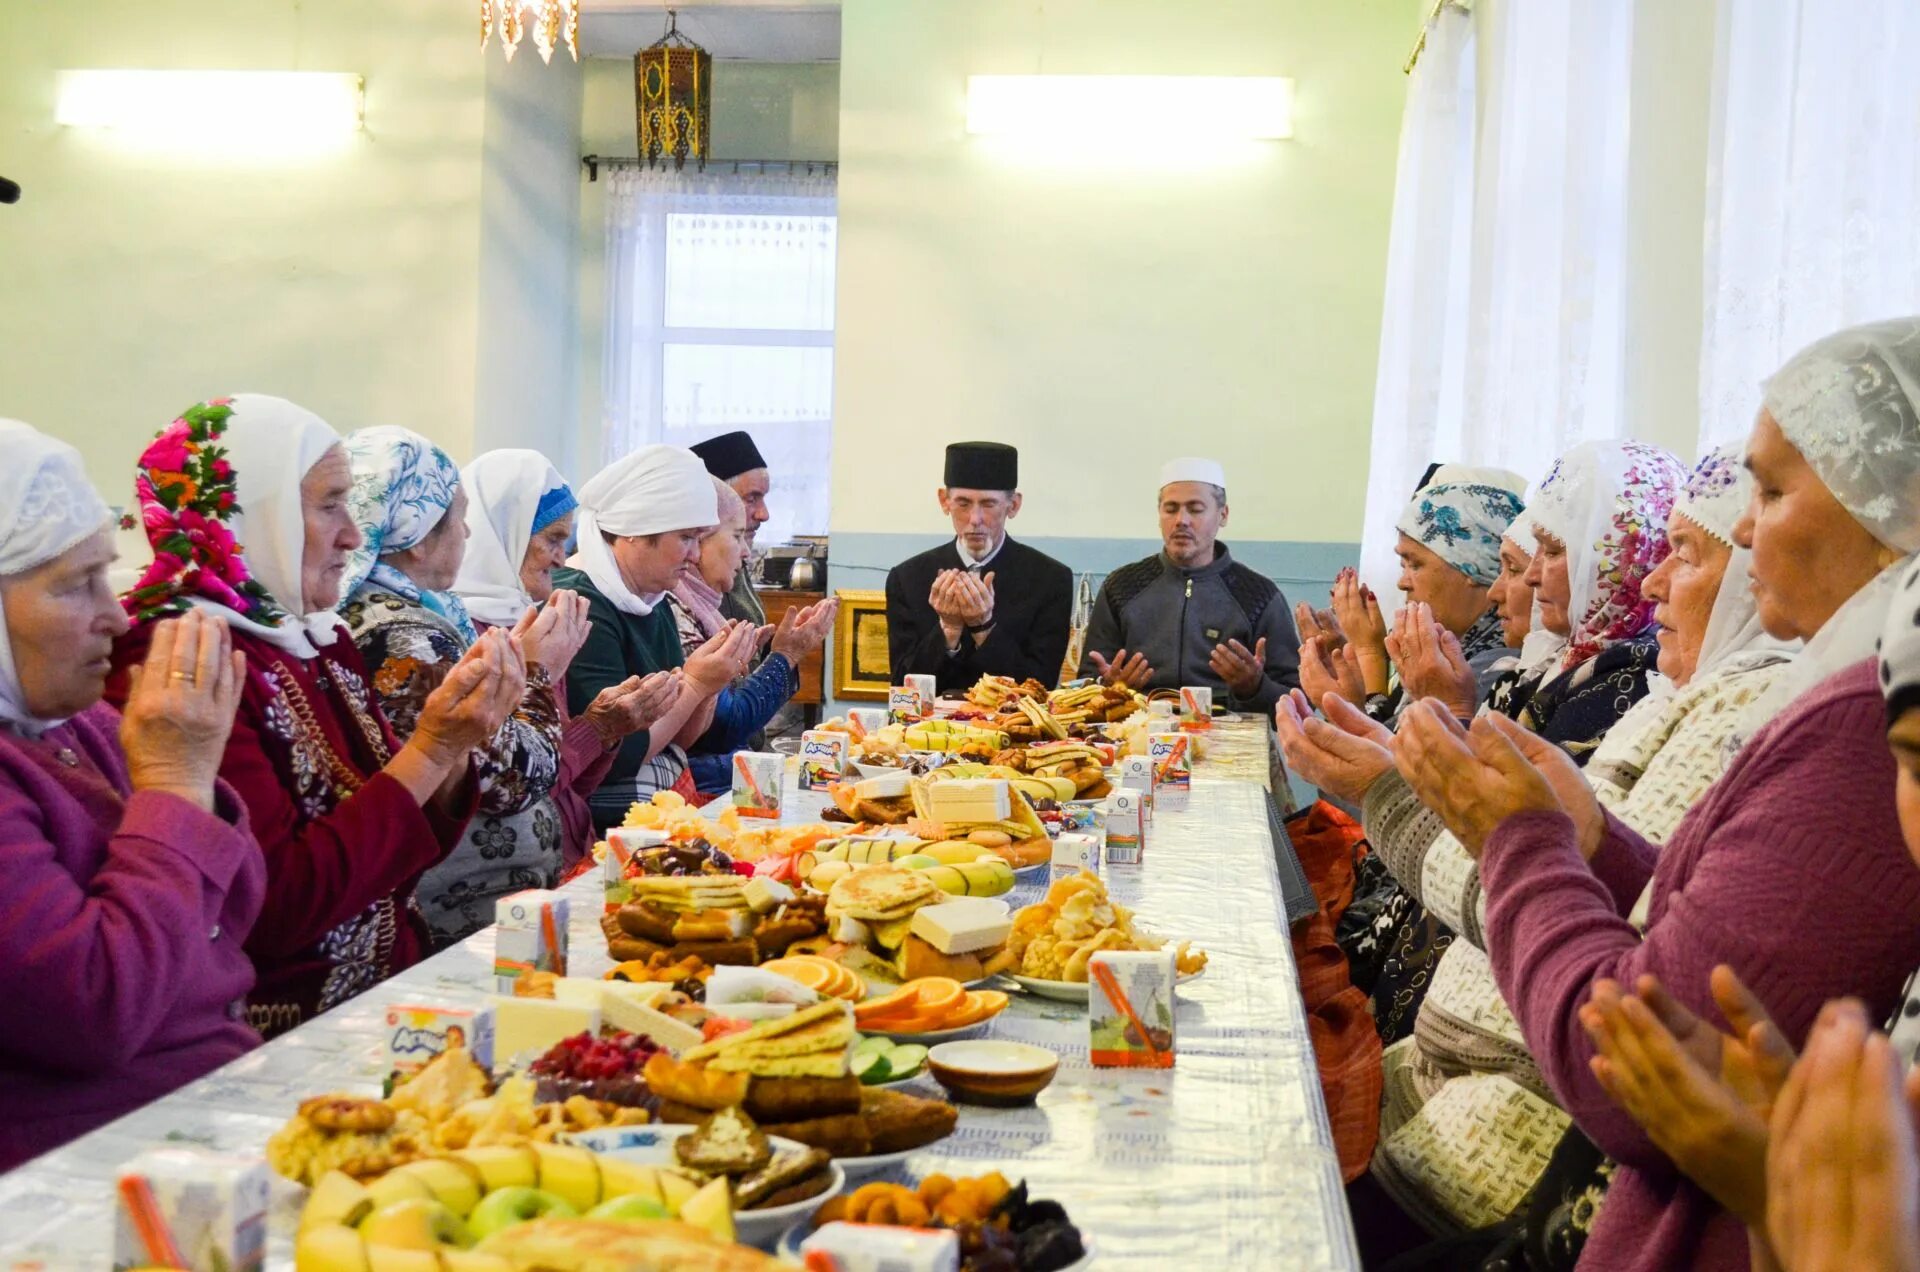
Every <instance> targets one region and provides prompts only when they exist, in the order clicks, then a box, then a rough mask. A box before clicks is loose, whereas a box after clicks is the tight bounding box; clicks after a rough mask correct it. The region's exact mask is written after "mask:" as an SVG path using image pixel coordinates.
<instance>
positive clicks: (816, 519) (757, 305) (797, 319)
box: [603, 169, 838, 545]
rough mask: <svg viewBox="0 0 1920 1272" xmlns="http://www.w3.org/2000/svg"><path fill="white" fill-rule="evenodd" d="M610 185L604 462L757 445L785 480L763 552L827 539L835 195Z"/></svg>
mask: <svg viewBox="0 0 1920 1272" xmlns="http://www.w3.org/2000/svg"><path fill="white" fill-rule="evenodd" d="M610 182H611V185H610V189H609V193H608V210H607V270H608V288H607V299H608V318H609V321H608V323H607V332H606V339H607V359H606V379H607V383H606V390H607V391H606V408H605V409H606V416H605V419H604V420H603V424H604V435H605V450H606V454H605V458H608V459H611V458H614V457H616V456H618V455H622V454H625V453H627V452H628V451H630V450H632V449H633V448H634V447H636V446H640V445H644V444H646V443H648V442H667V443H670V444H672V445H675V446H689V445H692V444H693V443H694V442H697V441H700V440H702V439H704V438H708V437H712V436H714V435H715V434H718V433H725V432H730V431H732V430H734V429H746V430H747V431H748V432H750V433H752V434H753V438H754V441H755V443H756V444H757V445H758V446H759V447H760V451H761V453H762V454H764V455H765V456H766V457H767V462H768V464H769V466H770V467H771V468H772V469H773V474H774V485H773V494H772V495H771V496H770V497H769V499H768V506H769V508H770V510H771V512H772V514H773V518H772V520H771V521H769V522H768V523H767V524H766V526H764V527H763V528H762V529H761V532H760V543H761V544H762V545H765V544H769V543H780V542H784V541H786V540H789V539H791V538H792V537H793V536H795V535H798V534H825V533H826V531H827V507H828V493H829V491H828V485H829V481H830V476H829V460H830V457H831V455H832V452H833V314H834V308H833V306H834V259H835V249H836V245H837V230H838V222H837V218H836V217H835V215H834V201H833V179H832V178H831V177H825V178H805V179H803V178H794V177H788V176H786V175H784V174H783V175H781V176H779V177H776V178H771V179H768V178H762V177H754V176H745V177H712V176H700V177H694V176H683V175H678V174H671V173H665V172H652V173H650V172H646V171H644V170H639V169H635V170H629V171H621V172H616V173H614V174H613V175H612V176H611V178H610Z"/></svg>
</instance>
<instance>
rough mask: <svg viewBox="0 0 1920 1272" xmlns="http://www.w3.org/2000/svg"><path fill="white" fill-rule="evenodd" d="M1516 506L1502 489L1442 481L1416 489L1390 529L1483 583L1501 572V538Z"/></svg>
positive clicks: (1516, 500)
mask: <svg viewBox="0 0 1920 1272" xmlns="http://www.w3.org/2000/svg"><path fill="white" fill-rule="evenodd" d="M1520 509H1521V503H1520V496H1518V495H1516V494H1514V493H1513V492H1512V491H1511V490H1507V489H1504V488H1503V487H1500V486H1490V485H1483V484H1480V483H1478V482H1471V483H1449V482H1442V483H1439V484H1436V485H1432V486H1428V487H1427V488H1426V489H1424V490H1420V491H1417V492H1415V494H1414V496H1413V500H1412V502H1410V503H1409V504H1408V505H1407V507H1406V511H1404V512H1402V513H1401V514H1400V521H1399V524H1398V525H1397V526H1396V527H1395V528H1396V529H1398V530H1399V531H1400V533H1401V534H1404V535H1406V536H1407V537H1408V538H1409V539H1412V540H1414V541H1415V542H1416V543H1420V544H1423V545H1424V546H1426V547H1428V548H1430V549H1432V550H1433V552H1434V553H1435V554H1436V555H1437V556H1439V558H1440V559H1441V560H1442V561H1445V562H1446V563H1447V564H1448V565H1450V566H1452V567H1453V568H1454V569H1456V570H1458V571H1460V573H1462V574H1464V575H1466V576H1467V577H1468V578H1469V579H1472V580H1473V581H1474V582H1475V583H1477V584H1479V585H1480V586H1481V587H1486V586H1488V585H1490V584H1491V583H1492V582H1493V581H1494V580H1495V579H1496V578H1498V577H1499V576H1500V536H1501V535H1503V534H1505V533H1506V529H1507V527H1508V526H1509V525H1511V524H1512V523H1513V519H1514V518H1515V517H1517V516H1519V515H1520Z"/></svg>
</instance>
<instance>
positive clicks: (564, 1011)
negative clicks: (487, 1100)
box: [493, 991, 600, 1066]
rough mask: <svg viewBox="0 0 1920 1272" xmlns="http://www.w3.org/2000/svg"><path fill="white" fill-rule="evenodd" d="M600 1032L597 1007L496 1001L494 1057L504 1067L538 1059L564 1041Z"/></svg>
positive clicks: (540, 1000) (543, 1000)
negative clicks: (516, 1061)
mask: <svg viewBox="0 0 1920 1272" xmlns="http://www.w3.org/2000/svg"><path fill="white" fill-rule="evenodd" d="M556 992H557V991H556ZM599 1031H600V1009H599V1008H597V1007H588V1006H583V1005H581V1004H579V1003H566V1002H561V1001H560V1000H559V999H557V998H495V999H494V1000H493V1054H494V1056H495V1057H496V1058H497V1059H498V1061H499V1063H500V1064H501V1065H502V1066H505V1065H508V1064H511V1063H513V1062H514V1061H515V1060H517V1059H520V1058H523V1057H526V1056H528V1055H529V1054H531V1055H533V1056H538V1055H540V1054H541V1053H542V1052H544V1051H546V1050H547V1049H548V1048H549V1047H551V1046H553V1044H554V1043H556V1042H559V1041H560V1040H561V1039H562V1038H571V1037H573V1035H575V1034H577V1033H598V1032H599Z"/></svg>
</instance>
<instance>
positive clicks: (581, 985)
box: [553, 976, 612, 1010]
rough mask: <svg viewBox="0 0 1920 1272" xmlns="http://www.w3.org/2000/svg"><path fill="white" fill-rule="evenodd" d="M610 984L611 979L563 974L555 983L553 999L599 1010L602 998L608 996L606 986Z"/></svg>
mask: <svg viewBox="0 0 1920 1272" xmlns="http://www.w3.org/2000/svg"><path fill="white" fill-rule="evenodd" d="M610 984H612V982H611V981H602V980H589V979H588V978H587V977H584V976H562V977H561V978H560V979H559V980H557V981H555V982H554V983H553V1000H554V1001H555V1002H558V1003H572V1004H574V1005H575V1006H576V1007H592V1008H594V1009H595V1010H598V1009H599V1007H600V1000H601V999H602V998H604V997H606V987H607V986H608V985H610Z"/></svg>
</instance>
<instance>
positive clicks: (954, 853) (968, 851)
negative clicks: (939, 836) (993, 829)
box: [920, 839, 991, 866]
mask: <svg viewBox="0 0 1920 1272" xmlns="http://www.w3.org/2000/svg"><path fill="white" fill-rule="evenodd" d="M920 851H921V852H923V853H925V854H926V855H927V856H929V857H932V858H933V859H934V860H935V861H937V862H939V863H940V864H941V865H943V866H964V865H966V864H967V863H968V862H969V861H978V860H980V857H981V854H983V853H986V854H988V855H991V853H990V850H988V849H986V848H982V847H981V846H980V845H979V844H970V843H967V842H966V841H965V840H962V839H948V840H944V841H942V842H940V843H937V844H928V845H927V846H926V847H924V848H922V849H921V850H920Z"/></svg>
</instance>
